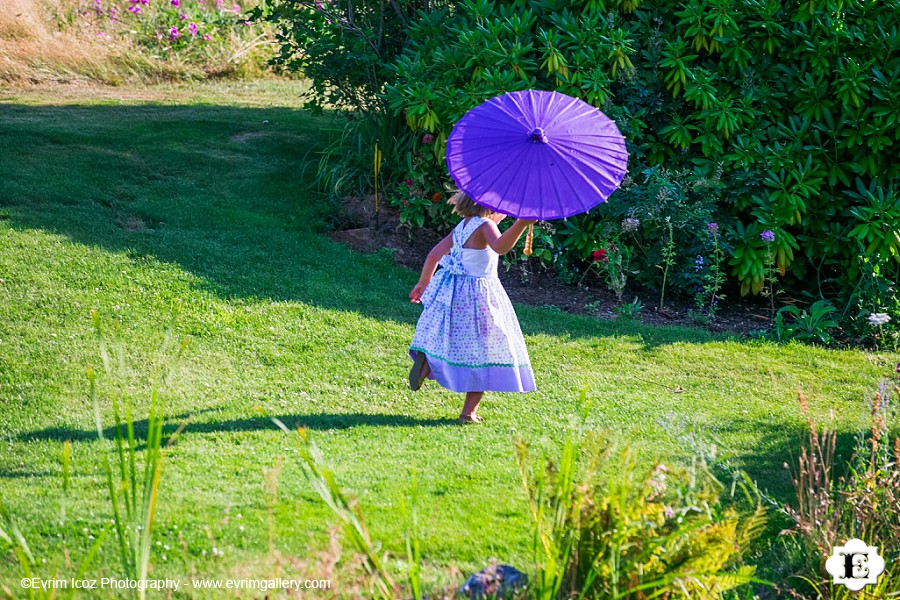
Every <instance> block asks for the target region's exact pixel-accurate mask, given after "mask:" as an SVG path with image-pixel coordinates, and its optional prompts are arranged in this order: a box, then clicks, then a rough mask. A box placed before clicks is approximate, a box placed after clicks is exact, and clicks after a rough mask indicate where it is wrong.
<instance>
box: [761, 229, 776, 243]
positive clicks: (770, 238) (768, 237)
mask: <svg viewBox="0 0 900 600" xmlns="http://www.w3.org/2000/svg"><path fill="white" fill-rule="evenodd" d="M759 238H760V239H761V240H762V241H764V242H765V243H767V244H771V243H772V242H774V241H775V232H774V231H772V230H771V229H766V230H765V231H763V232H762V233H761V234H759Z"/></svg>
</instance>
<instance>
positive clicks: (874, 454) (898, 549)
mask: <svg viewBox="0 0 900 600" xmlns="http://www.w3.org/2000/svg"><path fill="white" fill-rule="evenodd" d="M896 393H897V389H896V388H894V389H891V388H890V387H888V386H887V385H882V386H881V388H880V389H879V390H878V391H877V392H876V393H875V394H874V395H873V396H872V401H871V411H870V414H869V430H868V431H867V432H865V433H863V434H860V435H859V436H858V437H857V439H856V444H855V447H854V449H853V453H852V456H851V457H850V460H849V461H848V462H847V463H845V464H840V463H836V458H835V456H836V453H835V450H836V447H837V433H836V432H835V431H833V430H830V429H829V428H828V427H827V426H826V427H824V428H821V429H820V427H819V425H818V424H817V423H816V422H815V421H814V420H813V418H812V416H811V415H810V412H809V407H808V403H807V399H806V397H805V396H804V395H803V394H802V393H800V394H798V401H799V403H800V409H801V411H802V413H803V415H804V416H805V417H806V419H807V424H808V433H807V436H808V437H807V441H806V443H805V445H804V446H803V448H802V449H801V451H800V454H799V456H798V458H797V462H796V464H795V465H794V466H793V469H792V474H793V481H794V489H795V492H796V498H795V503H794V504H791V505H787V506H785V507H783V512H784V514H785V515H786V516H787V517H788V518H789V519H790V520H791V521H792V523H793V527H792V528H791V529H790V530H789V531H788V532H787V533H788V534H789V536H788V537H787V538H786V540H785V543H786V544H787V545H788V550H789V552H788V556H789V559H788V562H789V564H788V565H787V566H788V567H793V570H792V571H790V572H788V573H787V574H786V575H787V576H788V577H786V578H787V581H785V585H784V588H785V591H786V593H788V594H790V595H791V596H792V597H795V598H821V599H825V600H846V599H850V598H853V599H873V600H874V599H875V598H886V597H893V596H897V595H900V563H898V561H900V436H898V435H897V432H896V412H897V410H896V408H895V407H894V406H893V399H894V396H895V395H896ZM842 469H846V472H838V471H840V470H842ZM851 538H857V539H861V540H863V541H864V542H866V543H867V544H868V545H870V546H876V547H878V548H879V552H880V554H881V555H882V556H883V557H884V559H885V564H886V568H885V572H884V573H883V574H882V575H881V577H880V578H879V580H878V584H877V585H875V586H869V587H866V588H863V590H861V591H859V592H852V591H850V590H848V589H847V588H846V587H844V586H841V585H834V584H833V582H832V578H831V576H830V575H828V573H826V571H825V566H824V565H825V560H826V559H827V558H828V557H829V556H830V555H831V554H832V552H833V548H834V546H836V545H840V544H843V543H845V542H846V541H847V540H849V539H851ZM790 561H793V564H790Z"/></svg>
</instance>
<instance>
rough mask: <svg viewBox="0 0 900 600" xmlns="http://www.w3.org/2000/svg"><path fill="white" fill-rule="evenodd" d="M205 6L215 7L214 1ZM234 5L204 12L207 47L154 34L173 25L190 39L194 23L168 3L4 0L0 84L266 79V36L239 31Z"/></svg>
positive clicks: (268, 47)
mask: <svg viewBox="0 0 900 600" xmlns="http://www.w3.org/2000/svg"><path fill="white" fill-rule="evenodd" d="M209 4H210V7H212V6H213V5H214V2H213V0H210V2H209ZM232 4H233V2H232V1H229V2H228V10H222V11H218V10H213V9H211V10H207V11H206V13H208V17H207V19H206V21H205V22H208V27H207V30H208V34H207V35H209V36H210V37H209V40H208V41H203V40H201V39H200V37H202V36H203V35H204V33H198V36H194V37H196V39H197V43H196V44H187V43H185V42H183V41H182V42H179V43H178V44H170V43H167V42H169V40H168V38H167V37H165V36H163V37H162V38H161V39H158V38H157V35H156V32H157V30H159V32H160V33H162V31H165V32H166V34H168V33H169V31H170V29H171V27H172V26H173V23H174V24H176V25H175V26H182V28H184V29H185V31H184V34H183V37H181V38H179V40H181V39H183V40H189V39H192V36H191V35H190V32H189V31H188V30H187V26H188V19H193V18H195V17H194V16H193V15H189V14H185V13H181V14H185V16H186V17H187V18H186V19H185V20H184V21H183V22H182V20H181V19H180V16H179V12H178V10H176V9H175V8H174V7H172V6H171V3H170V2H168V1H165V0H152V2H151V3H148V4H146V5H144V4H141V3H129V2H125V1H124V0H98V1H97V2H95V1H94V0H5V1H4V3H3V6H2V7H0V81H5V82H10V83H45V82H64V83H65V82H70V81H75V80H91V81H95V82H98V83H102V84H110V85H120V84H126V83H128V84H135V83H157V82H162V81H182V80H198V79H205V78H209V77H217V78H221V77H259V76H263V75H266V74H267V73H268V67H267V66H266V61H267V60H268V58H269V56H270V55H271V41H270V36H269V33H268V30H267V29H265V28H263V27H261V26H254V27H252V28H248V27H246V26H244V25H243V21H238V18H239V15H237V14H234V12H233V11H231V10H230V9H231V6H232ZM130 6H139V7H141V8H142V12H141V14H139V15H138V14H133V13H131V12H129V11H128V8H129V7H130ZM184 6H185V7H187V6H188V2H187V0H185V3H184ZM197 6H201V7H202V6H205V5H204V4H199V3H195V2H193V1H192V2H191V7H190V8H184V9H183V10H184V11H188V12H190V11H191V10H196V7H197ZM170 13H171V14H170ZM164 17H168V20H169V21H171V23H169V22H168V21H166V19H165V18H164ZM197 19H198V20H199V17H197ZM205 22H204V23H205ZM176 41H178V40H176Z"/></svg>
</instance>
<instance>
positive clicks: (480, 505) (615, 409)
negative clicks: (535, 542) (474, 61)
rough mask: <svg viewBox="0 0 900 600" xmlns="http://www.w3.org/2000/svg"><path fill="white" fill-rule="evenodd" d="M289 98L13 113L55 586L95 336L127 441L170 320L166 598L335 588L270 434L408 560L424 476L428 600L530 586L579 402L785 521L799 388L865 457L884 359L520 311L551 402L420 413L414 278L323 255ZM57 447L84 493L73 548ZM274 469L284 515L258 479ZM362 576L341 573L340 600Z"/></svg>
mask: <svg viewBox="0 0 900 600" xmlns="http://www.w3.org/2000/svg"><path fill="white" fill-rule="evenodd" d="M296 94H297V89H296V88H295V87H293V86H288V85H275V84H264V85H261V86H259V87H258V88H253V87H250V88H248V87H247V86H242V87H241V88H240V90H239V91H236V90H235V89H232V88H229V87H228V86H220V87H206V88H201V89H194V90H190V89H179V88H167V90H166V91H165V93H159V92H158V91H153V90H150V91H147V92H146V94H144V96H143V97H147V98H153V101H152V102H145V101H142V100H141V97H142V93H141V92H140V91H138V92H129V96H128V97H129V99H128V100H127V101H117V100H115V98H114V96H115V94H114V93H112V94H111V93H109V92H106V93H105V94H104V97H103V99H102V100H97V101H92V100H90V99H89V97H90V96H89V95H79V96H77V97H75V98H71V97H67V96H65V97H64V96H61V95H58V94H54V93H53V92H48V91H34V92H27V91H22V92H9V91H7V92H6V93H5V94H4V95H3V96H2V97H0V173H2V176H0V423H2V428H0V498H2V500H3V502H4V503H5V504H6V505H7V506H8V508H9V509H10V511H11V512H12V514H13V515H14V516H15V518H16V520H17V522H18V523H19V525H20V527H21V529H22V532H23V534H24V536H25V537H26V538H27V539H28V540H29V542H30V544H31V545H32V549H33V550H34V552H35V554H36V555H37V556H38V557H45V558H46V559H47V565H46V566H45V571H46V572H42V574H43V575H45V576H48V575H49V574H50V570H51V569H50V564H51V563H53V562H54V560H59V561H61V560H62V558H61V556H62V550H61V548H62V546H61V540H62V539H65V540H66V541H67V545H68V547H69V549H70V552H71V553H72V555H73V559H78V558H80V557H81V556H83V554H84V552H85V550H86V548H87V546H88V544H89V542H90V537H89V536H91V535H96V534H97V533H98V531H99V530H100V528H101V527H102V524H103V523H104V522H106V521H108V520H109V518H110V512H109V505H108V502H107V499H106V495H105V492H104V488H103V487H102V477H103V471H102V468H101V463H100V459H101V449H100V446H99V444H98V442H97V436H96V428H95V426H94V419H93V409H92V406H91V402H90V398H89V394H88V381H87V378H86V376H85V366H86V365H87V364H93V365H97V364H98V363H99V351H98V345H97V342H96V340H95V338H94V334H93V329H92V324H91V316H90V315H91V310H92V309H97V310H98V311H99V313H100V315H101V316H102V318H103V320H104V323H105V325H106V327H107V329H108V330H110V331H113V332H115V333H116V335H117V336H118V338H119V340H120V343H121V347H122V348H123V350H124V356H125V361H126V364H127V371H128V375H129V376H128V378H127V380H125V381H122V382H121V383H122V384H123V385H125V386H126V390H127V391H128V394H129V396H130V397H131V399H132V404H133V411H134V414H135V418H136V419H137V420H138V425H139V431H141V429H140V426H141V425H144V426H145V425H146V420H142V419H145V417H146V412H147V407H148V403H149V400H148V397H147V390H148V389H149V380H150V374H151V373H152V370H153V365H154V364H155V362H156V360H157V358H158V356H159V353H158V349H159V347H160V344H161V343H162V341H163V338H164V331H165V327H166V323H167V322H168V321H169V319H170V318H171V317H172V315H173V314H174V313H176V312H177V313H178V316H177V325H176V331H177V333H178V334H181V335H184V336H187V337H189V338H190V347H189V349H188V351H187V353H186V356H185V359H184V360H183V361H182V363H181V365H180V366H179V368H178V371H177V373H176V376H175V377H174V379H173V381H172V382H171V384H170V385H169V386H168V387H167V388H166V389H167V391H166V393H165V394H164V396H163V400H164V406H165V411H166V414H167V417H168V418H167V425H166V431H167V432H172V431H174V430H175V429H176V428H177V427H178V425H179V424H180V423H181V422H182V421H183V420H184V419H185V418H187V417H190V422H189V424H188V426H187V428H186V429H185V431H184V432H183V433H182V434H181V435H180V437H179V438H178V439H177V441H176V442H175V443H174V445H173V446H172V447H171V448H170V449H169V450H168V454H167V458H166V463H165V472H164V476H163V481H162V486H161V500H160V507H159V513H158V520H157V527H158V534H157V539H158V540H159V541H160V545H159V546H158V547H157V553H156V555H155V558H154V561H153V564H152V571H151V575H153V576H158V577H164V576H169V577H183V576H187V575H188V574H190V573H191V572H196V573H201V574H202V573H208V574H229V575H231V576H235V575H243V576H264V575H270V574H272V573H274V572H275V570H276V569H277V568H279V567H278V566H277V565H278V564H280V565H281V567H280V568H281V569H282V570H283V571H282V572H286V573H301V572H305V573H307V574H308V575H309V576H310V578H313V577H315V578H318V577H322V576H324V574H323V571H322V569H323V567H320V566H317V565H318V563H319V562H320V561H321V560H324V559H323V558H322V557H323V555H322V551H323V550H324V549H325V548H326V546H327V543H328V530H329V527H330V526H331V525H333V523H334V518H333V517H332V515H331V514H330V513H329V512H328V510H327V509H326V508H325V506H324V505H323V504H322V503H321V501H319V500H318V497H317V496H316V495H315V494H314V493H313V492H312V490H311V489H310V488H309V487H308V486H307V485H306V484H305V481H304V480H303V477H302V472H301V470H300V468H299V465H298V463H297V455H296V454H295V450H294V446H293V444H292V441H291V440H289V439H287V438H286V436H285V434H283V433H282V432H281V431H279V430H278V429H276V428H275V427H274V425H273V424H272V423H271V421H269V420H268V419H267V418H266V417H264V416H262V415H261V414H260V412H259V410H258V409H262V410H264V411H266V412H267V413H269V414H271V415H275V416H278V417H279V418H280V419H281V420H282V421H284V422H285V423H286V424H287V425H288V426H291V427H294V426H297V425H302V426H304V427H307V428H309V429H310V430H311V432H312V436H313V437H314V438H315V440H316V441H317V442H318V444H319V445H320V446H321V447H322V449H323V451H324V452H325V454H326V456H327V457H328V460H329V461H330V463H331V465H332V466H333V468H334V470H335V472H336V474H337V476H338V479H339V482H340V484H341V485H342V486H343V487H344V488H345V489H346V490H347V491H348V492H349V493H351V494H352V495H354V496H356V497H357V498H359V500H360V503H361V505H362V508H363V510H364V511H365V514H366V516H367V519H368V522H369V524H370V529H371V532H372V535H373V537H374V538H375V539H378V540H382V541H383V542H384V544H385V546H386V549H387V550H388V551H389V552H391V553H393V554H394V555H395V556H397V557H400V556H403V555H404V550H403V548H404V546H403V544H404V542H403V539H404V531H405V530H406V519H405V518H404V511H403V510H402V507H403V506H405V505H406V504H408V497H409V488H410V486H411V482H412V481H413V477H414V475H413V473H415V479H416V480H417V482H418V501H417V510H418V515H419V520H420V523H422V531H421V532H420V533H421V536H422V539H423V554H424V555H425V557H426V558H427V560H428V561H429V565H431V567H433V568H429V569H428V571H427V574H426V578H427V579H428V580H429V581H432V582H433V581H436V580H437V581H442V582H446V581H449V579H448V577H449V575H448V573H449V572H450V571H449V569H448V568H447V567H448V566H449V565H451V564H453V565H456V566H458V567H459V568H460V569H461V570H462V571H463V572H464V573H466V574H468V572H469V571H471V570H473V569H479V568H481V567H482V566H484V565H485V564H486V563H487V561H488V559H490V558H492V557H496V558H498V559H500V560H501V561H503V562H508V563H511V564H514V565H517V566H519V567H521V568H524V569H526V570H527V569H528V568H529V564H530V563H529V561H530V529H529V518H528V515H527V507H526V504H525V495H524V493H523V491H522V490H521V489H520V483H519V479H518V474H517V470H516V465H515V462H514V459H513V453H512V437H513V432H514V431H518V432H520V433H522V434H523V435H524V436H525V437H526V438H527V439H528V440H530V441H532V442H533V443H534V444H536V445H538V446H542V447H547V448H553V447H554V446H555V444H556V443H557V441H558V440H559V439H560V437H561V434H562V432H563V431H564V429H565V428H566V427H567V426H568V423H569V422H570V418H569V415H571V414H573V413H574V412H575V411H576V403H577V398H578V395H579V390H581V389H582V388H586V389H587V391H588V394H589V395H590V396H591V397H592V398H593V399H594V405H593V409H592V413H591V415H590V421H591V423H592V424H593V425H596V426H597V427H602V428H605V429H607V430H609V431H610V432H611V435H613V436H615V437H617V438H619V439H622V440H628V441H631V442H633V443H634V444H635V445H636V446H637V447H638V448H639V449H640V451H641V453H642V456H643V458H644V460H645V462H646V463H647V464H650V463H651V461H654V460H659V459H671V458H675V457H678V456H686V455H688V453H689V452H690V447H691V441H690V440H692V439H706V440H711V439H715V440H716V443H717V444H718V447H719V449H720V452H727V453H729V454H730V455H732V458H731V461H732V462H733V464H735V465H737V466H740V467H743V468H745V469H747V470H748V471H749V472H750V473H751V475H752V476H753V477H754V478H756V479H757V480H758V481H759V483H760V485H761V487H763V488H765V489H767V490H769V491H770V492H771V493H772V494H773V495H774V497H776V498H778V499H781V500H787V499H788V498H789V497H790V482H789V479H788V477H787V474H786V472H785V469H784V468H783V466H782V465H783V463H784V461H785V460H789V459H790V456H791V452H792V451H793V454H794V455H796V448H797V444H798V442H799V440H800V438H801V433H802V429H803V420H802V418H801V416H800V414H799V410H798V406H797V403H796V400H795V399H796V394H797V390H798V388H801V389H803V390H804V391H805V392H806V393H808V395H809V396H810V405H811V407H812V411H813V413H814V414H815V415H816V416H817V417H819V418H822V419H826V418H827V415H828V413H829V411H830V410H832V409H833V410H834V414H835V419H836V427H837V428H838V429H839V430H840V431H841V432H842V433H843V434H844V437H845V438H849V437H850V436H851V434H852V433H853V432H855V431H857V430H859V429H860V428H861V427H862V424H863V422H864V418H865V415H866V406H867V405H866V399H867V398H868V397H869V396H870V395H871V393H872V392H873V391H874V389H875V388H876V386H877V384H878V382H879V381H880V380H881V379H883V378H885V377H888V376H890V375H891V373H892V372H893V370H894V365H895V364H896V361H897V358H898V357H897V356H895V355H891V354H872V353H865V352H860V351H835V350H823V349H816V348H810V347H805V346H799V345H786V346H777V345H773V344H768V343H760V342H746V341H739V340H730V339H727V338H722V337H714V336H712V335H710V334H709V333H707V332H705V331H702V330H695V329H686V328H672V327H651V326H644V325H640V324H633V323H623V322H609V321H602V320H597V319H594V318H588V317H578V316H571V315H567V314H564V313H561V312H558V311H554V310H551V309H541V308H528V307H517V310H518V313H519V317H520V320H521V323H522V328H523V330H524V332H525V334H526V338H527V343H528V346H529V350H530V352H531V357H532V361H533V364H534V369H535V372H536V376H537V381H538V387H539V391H537V392H536V393H532V394H527V395H501V394H493V395H491V394H489V395H488V396H487V398H486V401H485V405H484V408H483V410H482V414H483V415H484V416H485V418H486V419H487V422H486V423H484V424H483V425H480V426H468V427H460V426H457V425H455V418H456V416H457V414H458V412H459V409H460V407H461V397H460V396H458V395H454V394H452V393H448V392H446V391H443V390H441V389H439V388H438V387H436V386H435V385H433V384H432V385H430V386H429V385H426V388H425V389H424V390H423V391H421V392H418V393H412V392H410V391H409V390H408V389H407V387H406V375H407V370H408V368H409V365H410V361H409V358H408V355H407V348H408V344H409V341H410V339H411V338H412V334H413V328H414V326H415V323H416V319H417V317H418V314H419V312H420V308H419V307H418V306H415V305H411V304H410V303H409V302H408V300H407V294H408V292H409V289H410V288H411V286H412V285H413V283H414V282H415V281H416V278H417V274H416V273H414V272H412V271H409V270H405V269H401V268H398V267H396V266H394V265H393V263H392V261H391V259H390V257H389V256H388V255H387V254H375V255H371V256H363V255H359V254H356V253H353V252H352V251H350V250H348V249H346V248H344V247H342V246H340V245H337V244H335V243H333V242H331V241H330V240H328V239H327V238H326V237H325V236H324V235H323V231H324V230H325V226H324V222H323V214H324V210H323V209H325V208H326V207H325V205H324V202H323V201H322V200H320V199H319V197H318V196H317V195H315V194H313V193H311V192H309V191H307V187H308V186H309V184H310V183H311V182H312V179H313V177H314V173H315V163H314V161H315V160H316V154H315V151H316V149H317V147H319V146H320V145H321V144H322V138H321V135H320V133H319V131H320V128H321V127H323V126H326V125H327V124H328V118H326V117H314V116H311V115H310V114H307V113H305V112H303V111H301V110H300V109H299V108H298V106H299V104H300V102H299V100H297V98H296ZM266 121H267V123H266ZM676 386H681V387H682V388H684V392H683V393H680V394H675V393H673V392H672V390H673V389H674V388H675V387H676ZM111 423H112V413H111V410H106V413H105V425H106V426H109V425H111ZM65 440H72V444H73V451H72V456H73V463H72V465H73V466H72V469H73V479H72V482H71V486H70V487H71V490H70V494H69V499H68V507H67V514H68V517H67V519H66V522H65V523H60V503H61V486H62V484H61V473H62V466H61V460H60V457H61V454H62V447H63V443H64V441H65ZM279 457H283V467H282V468H281V470H280V473H279V476H278V499H277V502H275V501H274V500H273V499H272V498H271V494H270V493H269V492H267V491H266V490H267V487H266V475H265V470H266V469H272V468H273V467H274V466H276V464H277V463H278V461H279ZM270 518H271V519H272V520H273V523H274V537H273V542H274V549H275V550H276V551H277V552H278V554H279V556H280V557H281V558H280V559H276V558H275V555H274V554H273V553H272V552H271V551H270V548H269V531H270V529H269V522H270ZM213 546H215V547H217V548H218V549H220V550H222V551H223V552H224V556H216V557H213V556H212V553H211V549H212V547H213ZM115 552H116V550H115V544H114V543H113V540H112V538H110V539H109V540H108V541H107V543H106V544H105V545H104V547H103V549H102V557H101V558H102V560H101V561H100V562H101V563H103V564H105V565H108V566H106V567H104V572H107V573H109V572H113V573H114V572H115V565H116V564H117V563H116V560H117V559H116V554H115ZM39 560H40V558H39ZM351 563H352V561H351V556H350V551H349V549H345V553H344V556H343V558H342V562H341V563H339V565H338V568H337V574H336V575H335V578H336V579H341V575H340V572H342V570H343V572H344V573H350V572H351V571H352V569H351V566H350V564H351ZM391 564H392V566H393V565H395V562H394V561H393V560H392V561H391ZM400 570H402V567H400ZM63 572H66V573H68V572H67V571H66V570H65V569H64V568H63ZM69 575H71V573H69ZM20 577H21V575H20V571H19V569H18V566H17V563H16V561H15V558H14V556H13V554H12V552H11V551H9V550H8V548H7V545H5V544H4V543H3V542H2V541H0V590H2V585H3V584H5V585H6V586H8V587H9V589H10V590H12V592H13V593H14V594H16V595H17V596H18V594H20V593H21V588H19V584H18V580H19V578H20ZM457 582H458V583H459V582H461V580H458V581H457ZM347 585H350V583H347ZM337 592H338V594H346V595H352V593H353V592H352V591H350V588H347V589H345V590H341V589H338V590H337ZM198 597H200V596H199V595H198Z"/></svg>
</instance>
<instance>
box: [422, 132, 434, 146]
mask: <svg viewBox="0 0 900 600" xmlns="http://www.w3.org/2000/svg"><path fill="white" fill-rule="evenodd" d="M422 143H423V144H433V143H434V136H433V135H431V134H430V133H426V134H425V135H423V136H422Z"/></svg>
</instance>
